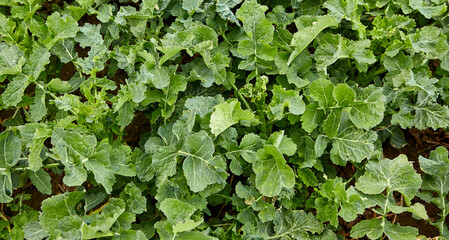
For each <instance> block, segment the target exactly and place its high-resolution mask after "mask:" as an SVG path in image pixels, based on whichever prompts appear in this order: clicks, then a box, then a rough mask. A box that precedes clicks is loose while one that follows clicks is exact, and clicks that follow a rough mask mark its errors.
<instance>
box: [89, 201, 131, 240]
mask: <svg viewBox="0 0 449 240" xmlns="http://www.w3.org/2000/svg"><path fill="white" fill-rule="evenodd" d="M124 212H125V202H124V201H123V200H122V199H120V198H111V199H109V203H108V204H107V205H106V206H105V207H103V208H102V209H101V212H97V213H94V214H92V215H90V216H89V218H88V219H86V220H87V221H89V224H87V223H83V224H82V226H81V232H82V236H83V237H84V238H86V239H94V238H99V237H102V236H104V235H105V234H109V233H110V230H109V229H110V228H111V227H112V226H113V225H114V223H116V221H117V220H118V219H119V217H120V215H122V214H123V213H124Z"/></svg>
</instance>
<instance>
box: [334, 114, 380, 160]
mask: <svg viewBox="0 0 449 240" xmlns="http://www.w3.org/2000/svg"><path fill="white" fill-rule="evenodd" d="M376 140H377V134H376V132H373V131H364V130H361V129H357V128H354V127H353V126H351V124H348V123H346V124H343V125H342V126H341V128H340V129H339V131H338V134H337V136H335V137H334V138H333V141H332V150H331V152H330V154H331V160H332V162H334V163H335V164H338V165H342V166H344V165H346V162H348V161H350V162H353V163H360V162H362V161H363V160H364V159H366V158H369V157H370V156H371V155H372V154H373V151H374V142H375V141H376Z"/></svg>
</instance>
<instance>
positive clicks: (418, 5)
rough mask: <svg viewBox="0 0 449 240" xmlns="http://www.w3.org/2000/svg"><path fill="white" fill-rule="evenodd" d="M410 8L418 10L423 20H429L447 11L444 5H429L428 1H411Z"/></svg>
mask: <svg viewBox="0 0 449 240" xmlns="http://www.w3.org/2000/svg"><path fill="white" fill-rule="evenodd" d="M410 7H411V8H413V9H415V10H418V11H419V12H420V13H421V14H422V15H423V16H424V17H425V18H427V19H430V18H432V17H437V16H439V15H441V14H443V13H445V12H446V10H447V5H446V4H441V5H437V6H435V5H431V3H430V2H429V1H424V0H411V1H410Z"/></svg>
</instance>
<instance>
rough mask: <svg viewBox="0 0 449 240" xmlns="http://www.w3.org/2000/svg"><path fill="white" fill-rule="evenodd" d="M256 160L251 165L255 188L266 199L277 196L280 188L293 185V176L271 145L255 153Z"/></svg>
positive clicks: (279, 153) (280, 154) (282, 158)
mask: <svg viewBox="0 0 449 240" xmlns="http://www.w3.org/2000/svg"><path fill="white" fill-rule="evenodd" d="M257 155H258V159H257V160H256V162H255V163H254V164H253V171H254V173H256V186H257V189H259V191H260V193H262V194H263V195H265V196H267V197H274V196H277V195H279V193H280V192H281V190H282V188H287V189H290V188H292V187H293V186H294V185H295V174H294V173H293V170H292V169H291V168H290V167H289V166H288V165H287V163H286V161H285V159H284V157H283V156H282V153H281V152H280V151H279V150H278V149H277V148H276V147H275V146H273V145H265V146H264V148H263V149H261V150H259V151H258V152H257Z"/></svg>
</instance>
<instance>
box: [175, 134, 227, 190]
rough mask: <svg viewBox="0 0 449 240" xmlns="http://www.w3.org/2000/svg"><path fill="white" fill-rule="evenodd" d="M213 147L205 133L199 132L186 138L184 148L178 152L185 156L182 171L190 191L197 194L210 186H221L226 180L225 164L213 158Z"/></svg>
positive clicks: (220, 159)
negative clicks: (216, 184)
mask: <svg viewBox="0 0 449 240" xmlns="http://www.w3.org/2000/svg"><path fill="white" fill-rule="evenodd" d="M214 151H215V147H214V143H213V141H212V139H211V138H210V137H209V136H208V135H207V133H206V132H204V131H201V132H197V133H194V134H192V135H190V136H188V137H187V138H186V139H185V143H184V147H183V149H182V150H180V151H178V153H179V154H180V155H183V156H185V159H184V163H183V165H182V169H183V171H184V175H185V177H186V179H187V184H188V185H189V187H190V190H192V191H194V192H199V191H202V190H204V189H205V188H206V187H207V186H209V185H211V184H215V183H218V184H223V183H224V182H225V180H226V178H227V175H228V174H227V173H226V172H225V171H224V170H225V167H226V165H225V162H224V161H223V159H222V158H220V157H214V156H213V154H214Z"/></svg>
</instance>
